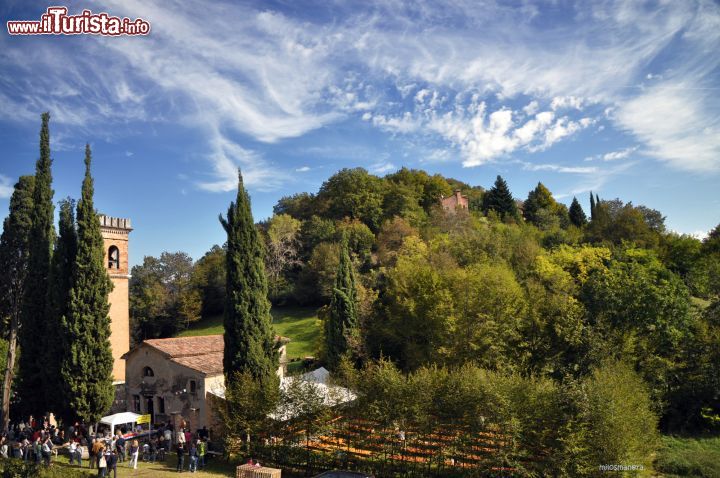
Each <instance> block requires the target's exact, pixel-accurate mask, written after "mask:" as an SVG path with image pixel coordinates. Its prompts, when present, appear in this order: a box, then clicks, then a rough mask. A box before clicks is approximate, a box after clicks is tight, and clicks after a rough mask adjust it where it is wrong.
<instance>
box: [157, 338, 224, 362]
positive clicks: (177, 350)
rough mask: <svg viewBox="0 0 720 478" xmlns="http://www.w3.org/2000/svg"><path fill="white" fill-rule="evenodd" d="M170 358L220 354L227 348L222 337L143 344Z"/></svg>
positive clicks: (179, 339) (175, 339)
mask: <svg viewBox="0 0 720 478" xmlns="http://www.w3.org/2000/svg"><path fill="white" fill-rule="evenodd" d="M143 343H145V344H147V345H149V346H151V347H153V348H155V349H157V350H159V351H160V352H162V353H164V354H165V355H167V356H168V357H169V358H178V357H191V356H194V355H206V354H210V353H215V352H220V353H221V354H222V351H223V349H224V348H225V342H224V340H223V336H222V335H219V334H218V335H199V336H197V337H174V338H171V339H150V340H146V341H145V342H143Z"/></svg>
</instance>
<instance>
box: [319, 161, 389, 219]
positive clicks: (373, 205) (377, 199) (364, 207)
mask: <svg viewBox="0 0 720 478" xmlns="http://www.w3.org/2000/svg"><path fill="white" fill-rule="evenodd" d="M384 196H385V183H384V182H383V180H382V179H380V178H378V177H377V176H374V175H372V174H370V173H368V172H367V171H366V170H365V169H363V168H354V169H342V170H340V171H338V172H337V173H335V174H334V175H333V176H331V177H330V178H329V179H328V180H327V181H325V182H324V183H323V185H322V186H321V187H320V192H319V193H318V200H319V201H320V204H321V206H320V207H321V209H323V208H324V209H325V210H326V211H327V215H328V217H330V218H332V219H335V220H342V219H344V218H345V217H349V218H350V219H359V220H360V221H362V222H364V223H365V224H366V225H367V226H368V227H369V228H370V229H371V230H373V231H377V230H378V229H379V228H380V225H381V224H382V219H383V209H382V205H383V198H384Z"/></svg>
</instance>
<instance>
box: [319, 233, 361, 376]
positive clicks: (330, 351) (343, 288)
mask: <svg viewBox="0 0 720 478" xmlns="http://www.w3.org/2000/svg"><path fill="white" fill-rule="evenodd" d="M357 308H358V306H357V289H356V288H355V273H354V272H353V267H352V262H351V261H350V253H349V251H348V242H347V238H346V237H345V236H343V241H342V245H341V248H340V263H339V264H338V269H337V273H336V274H335V287H334V288H333V293H332V299H331V300H330V310H329V314H328V317H327V320H326V321H325V355H326V357H325V358H326V360H327V364H328V366H329V367H330V368H331V369H334V368H335V367H337V365H338V363H339V362H340V359H341V358H342V357H343V355H346V354H351V353H352V351H353V349H355V348H356V347H357V345H358V342H359V332H358V310H357Z"/></svg>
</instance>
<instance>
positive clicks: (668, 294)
mask: <svg viewBox="0 0 720 478" xmlns="http://www.w3.org/2000/svg"><path fill="white" fill-rule="evenodd" d="M580 297H581V299H582V301H583V302H584V304H585V306H586V308H587V311H588V320H589V323H590V325H591V326H592V328H593V330H594V333H595V334H597V335H596V337H595V340H594V341H593V344H592V345H593V350H592V351H591V352H590V353H591V354H593V355H594V356H595V357H596V358H602V357H605V356H608V355H609V356H611V357H613V358H618V359H622V360H626V361H629V362H630V363H633V364H634V365H635V366H636V367H637V369H638V371H639V372H640V373H641V375H642V377H643V378H644V379H645V380H646V381H647V382H648V384H649V386H650V390H651V392H652V397H653V399H654V400H657V401H658V402H660V401H661V400H665V399H666V398H667V397H666V394H667V391H668V380H669V379H670V378H671V376H672V374H674V373H675V370H676V368H677V366H678V365H679V364H678V360H677V354H678V352H679V350H680V349H681V345H682V343H683V342H684V341H685V340H686V339H687V337H688V333H689V328H690V323H691V317H692V316H691V314H690V297H689V293H688V290H687V287H685V284H683V282H682V280H681V279H680V278H679V277H678V276H677V275H675V274H673V273H672V272H670V271H668V270H667V269H666V268H665V267H664V266H663V265H662V264H661V263H660V262H659V261H658V260H657V258H655V257H654V255H653V254H651V253H650V252H648V251H645V250H640V249H627V250H626V251H623V252H621V253H619V256H618V257H617V258H616V259H615V260H614V261H612V262H611V263H610V265H609V267H608V268H607V269H600V270H596V271H595V272H594V273H593V274H591V275H590V277H589V279H588V280H587V281H586V282H585V284H584V286H583V289H582V292H581V294H580Z"/></svg>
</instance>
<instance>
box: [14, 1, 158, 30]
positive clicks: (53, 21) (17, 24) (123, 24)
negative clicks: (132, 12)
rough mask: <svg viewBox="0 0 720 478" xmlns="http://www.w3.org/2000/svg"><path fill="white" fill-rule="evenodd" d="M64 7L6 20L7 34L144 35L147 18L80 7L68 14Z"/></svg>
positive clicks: (146, 27)
mask: <svg viewBox="0 0 720 478" xmlns="http://www.w3.org/2000/svg"><path fill="white" fill-rule="evenodd" d="M67 12H68V9H67V7H48V9H47V12H46V13H44V14H43V15H42V17H40V21H35V20H19V21H9V22H7V29H8V33H9V34H10V35H83V34H85V35H108V36H120V35H147V34H148V33H150V22H147V21H145V20H143V19H142V18H137V19H135V20H131V19H129V18H127V17H125V18H120V17H113V16H110V15H108V14H107V13H105V12H101V13H93V12H91V11H90V10H83V11H82V13H81V14H80V15H68V14H67Z"/></svg>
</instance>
